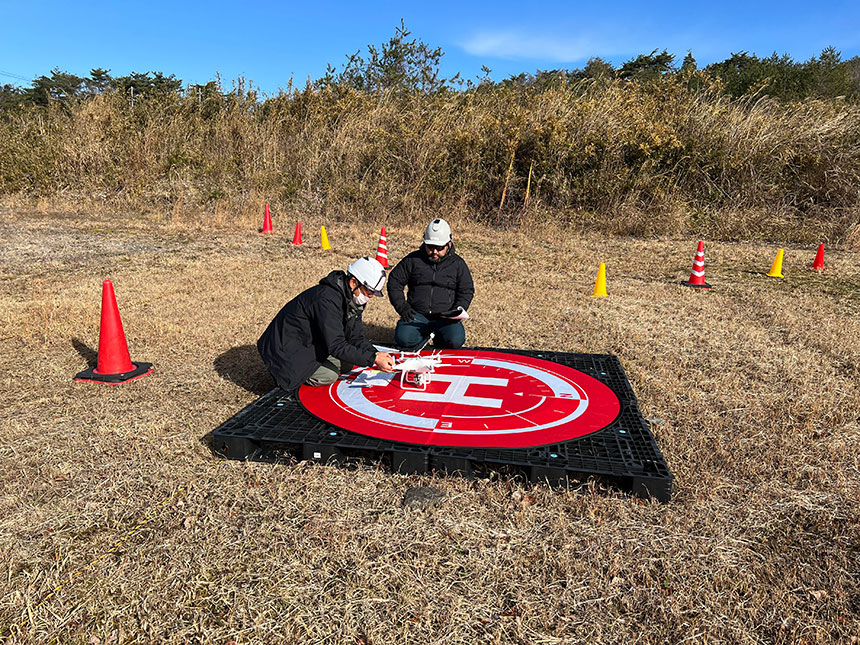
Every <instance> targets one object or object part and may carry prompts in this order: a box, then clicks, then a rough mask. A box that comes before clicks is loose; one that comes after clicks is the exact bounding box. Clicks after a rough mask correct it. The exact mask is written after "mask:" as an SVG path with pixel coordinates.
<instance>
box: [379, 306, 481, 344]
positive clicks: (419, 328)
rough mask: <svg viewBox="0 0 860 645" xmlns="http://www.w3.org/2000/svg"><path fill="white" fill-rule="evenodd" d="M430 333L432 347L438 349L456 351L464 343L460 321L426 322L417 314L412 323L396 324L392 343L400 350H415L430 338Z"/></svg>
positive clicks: (464, 331) (423, 317)
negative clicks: (432, 334) (431, 335)
mask: <svg viewBox="0 0 860 645" xmlns="http://www.w3.org/2000/svg"><path fill="white" fill-rule="evenodd" d="M430 332H433V333H434V334H435V335H434V337H433V346H434V347H437V348H440V349H458V348H460V347H462V346H463V343H465V342H466V330H465V329H464V328H463V323H462V322H461V321H459V320H447V319H444V320H428V319H427V317H426V316H424V315H423V314H419V313H417V312H416V313H415V319H414V320H413V321H412V322H403V321H402V320H399V321H398V322H397V327H396V328H395V330H394V342H395V343H396V344H397V346H398V347H400V348H401V349H417V348H418V347H420V346H421V345H422V344H423V343H424V341H426V340H427V339H428V338H429V337H430Z"/></svg>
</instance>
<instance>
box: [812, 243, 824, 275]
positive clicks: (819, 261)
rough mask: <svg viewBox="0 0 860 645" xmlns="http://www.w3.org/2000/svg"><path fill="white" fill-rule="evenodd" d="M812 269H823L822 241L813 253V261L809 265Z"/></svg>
mask: <svg viewBox="0 0 860 645" xmlns="http://www.w3.org/2000/svg"><path fill="white" fill-rule="evenodd" d="M810 268H811V269H812V270H813V271H824V242H822V243H821V244H819V245H818V253H816V254H815V262H813V263H812V266H811V267H810Z"/></svg>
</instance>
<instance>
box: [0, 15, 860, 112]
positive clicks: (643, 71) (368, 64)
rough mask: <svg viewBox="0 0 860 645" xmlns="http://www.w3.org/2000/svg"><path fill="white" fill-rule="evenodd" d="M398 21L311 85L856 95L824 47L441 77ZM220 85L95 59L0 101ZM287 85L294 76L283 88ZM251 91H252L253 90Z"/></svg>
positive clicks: (1, 92)
mask: <svg viewBox="0 0 860 645" xmlns="http://www.w3.org/2000/svg"><path fill="white" fill-rule="evenodd" d="M409 36H410V32H409V31H408V30H407V29H406V27H405V26H404V25H402V24H401V26H400V27H399V28H398V29H397V30H396V34H395V36H394V37H393V38H391V40H390V41H389V42H387V43H384V44H383V45H381V46H380V47H376V46H374V45H369V46H368V48H367V49H368V52H367V55H366V56H362V55H361V52H360V51H359V52H356V53H355V54H352V55H349V56H347V61H346V63H345V64H344V65H343V66H342V68H341V69H340V70H337V69H336V68H334V67H333V66H331V65H329V66H328V69H327V70H326V73H325V74H324V75H323V76H322V77H321V78H319V79H317V80H316V81H313V82H310V81H309V82H308V85H309V86H310V87H313V88H315V89H324V88H338V87H339V88H349V89H354V90H358V91H363V92H401V93H402V92H405V93H425V94H426V93H433V92H440V91H458V90H466V91H468V90H474V89H476V88H487V87H492V86H497V87H513V88H522V89H526V88H528V89H531V90H535V91H543V90H546V89H549V88H554V87H559V86H561V85H570V84H575V83H578V82H581V81H587V80H590V79H620V80H623V81H655V80H658V79H660V78H676V79H681V80H683V81H685V82H687V83H688V84H689V85H690V86H691V87H693V88H695V87H697V86H699V85H701V84H702V83H703V81H711V82H708V83H707V85H708V87H709V88H710V87H712V86H713V82H716V83H719V86H720V87H721V89H722V91H723V92H724V93H725V94H727V95H728V96H730V97H732V98H740V97H743V96H749V95H753V94H754V95H761V96H770V97H773V98H777V99H781V100H803V99H807V98H837V97H844V98H845V99H848V100H857V99H858V98H860V56H855V57H853V58H850V59H847V60H843V59H842V56H841V53H840V52H839V51H837V50H836V49H835V48H833V47H827V48H825V49H824V50H822V52H821V53H820V54H819V55H818V56H813V57H812V58H810V59H809V60H806V61H796V60H794V59H793V58H792V57H791V56H789V55H788V54H782V55H779V54H777V53H773V54H772V55H770V56H768V57H765V58H760V57H759V56H757V55H756V54H750V53H749V52H746V51H742V52H739V53H733V54H732V55H731V56H729V58H727V59H725V60H724V61H721V62H718V63H711V64H710V65H707V66H705V67H704V68H699V67H698V65H697V63H696V60H695V58H694V57H693V54H692V52H688V53H687V55H686V56H685V57H684V59H683V61H682V62H681V64H680V65H678V64H676V59H675V56H674V55H673V54H670V53H669V52H668V51H667V50H665V49H664V50H663V51H658V50H656V49H655V50H654V51H652V52H650V53H648V54H640V55H638V56H636V57H634V58H631V59H630V60H628V61H626V62H624V63H622V64H621V65H620V66H618V67H617V68H616V67H614V66H613V65H612V64H611V63H610V62H607V61H605V60H603V59H602V58H599V57H594V58H591V59H589V60H588V62H587V63H586V64H585V65H584V66H583V67H581V68H576V69H553V70H538V71H536V72H535V73H534V74H530V73H525V72H524V73H520V74H517V75H512V76H509V77H508V78H506V79H504V80H502V81H499V82H494V81H492V79H491V78H490V73H491V71H492V70H490V69H489V68H487V67H483V68H482V70H483V73H484V75H483V76H482V77H479V78H477V79H475V80H464V79H462V78H460V76H459V74H457V75H455V76H454V77H452V78H449V79H446V78H442V77H441V76H440V73H439V62H440V60H441V58H442V56H444V52H443V51H442V49H441V48H431V47H429V46H428V45H427V44H426V43H424V42H423V41H421V40H419V39H411V40H410V39H409ZM220 90H221V84H220V80H219V81H210V82H209V83H206V84H202V85H189V86H187V87H185V88H183V83H182V80H181V79H178V78H176V76H175V75H173V74H170V75H169V76H165V75H164V74H163V73H162V72H146V73H131V74H129V75H127V76H117V77H114V76H111V74H110V70H107V69H104V68H101V67H97V68H94V69H92V70H91V71H90V75H89V76H87V77H83V76H76V75H75V74H70V73H68V72H65V71H62V70H60V69H59V68H55V69H53V70H51V72H50V74H49V75H41V76H38V77H37V78H35V79H33V81H32V83H31V85H30V87H27V88H22V87H18V86H15V85H12V84H5V85H3V86H2V87H0V108H7V109H8V108H11V107H14V106H17V105H22V104H30V105H41V106H46V105H48V104H49V103H50V102H52V101H58V102H70V101H75V100H86V99H88V98H92V97H93V96H96V95H99V94H103V93H105V92H108V91H115V92H120V93H122V94H124V95H126V96H127V97H128V99H129V101H134V100H135V98H136V97H138V98H139V97H141V96H164V95H169V94H174V95H192V96H196V97H197V98H203V97H211V96H212V95H213V93H215V92H218V91H220ZM291 90H292V79H290V81H289V88H288V92H289V91H291ZM255 98H256V94H255Z"/></svg>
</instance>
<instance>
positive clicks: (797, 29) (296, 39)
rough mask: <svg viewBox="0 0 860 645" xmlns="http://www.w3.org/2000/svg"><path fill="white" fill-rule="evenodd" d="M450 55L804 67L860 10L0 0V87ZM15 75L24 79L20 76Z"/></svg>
mask: <svg viewBox="0 0 860 645" xmlns="http://www.w3.org/2000/svg"><path fill="white" fill-rule="evenodd" d="M401 18H403V19H404V20H405V21H406V26H407V27H408V28H409V29H410V31H411V32H412V34H413V36H416V37H418V38H421V39H422V40H423V41H424V42H426V43H427V44H428V45H431V46H433V47H437V46H438V47H442V49H443V50H444V51H445V57H444V58H443V60H442V73H443V75H444V76H451V75H453V74H454V73H455V72H460V74H461V75H462V76H463V77H464V78H470V79H475V78H477V77H478V76H480V75H481V66H482V65H486V66H487V67H489V68H490V69H492V70H493V73H492V77H493V78H495V79H497V80H500V79H502V78H505V77H507V76H510V75H511V74H518V73H519V72H534V71H535V70H536V69H554V68H560V67H565V68H574V67H581V66H583V65H584V64H585V62H586V60H587V59H588V58H589V57H592V56H600V57H602V58H604V59H606V60H609V61H611V62H612V63H614V64H616V65H618V64H620V63H622V62H623V61H625V60H628V59H630V58H632V57H635V56H636V55H638V54H641V53H649V52H650V51H651V50H653V49H660V50H662V49H664V48H665V49H668V50H669V51H670V52H672V53H674V54H675V55H676V56H677V58H678V61H679V62H680V60H681V59H682V58H683V57H684V55H685V54H686V52H687V50H688V49H689V50H692V52H693V56H695V58H696V60H697V61H698V62H699V64H700V65H704V64H707V63H710V62H713V61H717V60H723V59H725V58H727V57H728V56H729V55H730V54H731V53H732V52H737V51H749V52H751V53H753V52H754V53H756V54H758V55H760V56H767V55H770V54H771V53H773V52H774V51H777V52H779V53H788V54H790V55H791V56H793V57H794V58H795V59H797V60H806V59H808V58H809V57H810V56H813V55H816V54H818V53H819V52H820V51H821V49H822V48H824V47H826V46H828V45H832V46H834V47H836V48H837V49H839V50H841V51H842V55H843V58H850V57H852V56H857V55H860V2H858V1H857V0H854V1H853V2H818V3H807V2H792V1H783V2H772V1H767V2H749V1H747V2H737V1H735V0H727V1H723V2H709V3H702V4H700V5H697V4H696V3H694V2H690V1H687V2H675V1H663V2H603V3H595V2H535V3H528V2H521V1H520V2H511V1H509V0H494V1H492V2H489V1H486V0H482V1H481V2H449V1H447V0H446V1H441V2H435V3H408V4H407V3H397V2H373V3H360V2H334V1H314V0H304V1H303V2H275V1H272V0H259V1H258V2H253V3H251V2H247V3H246V2H242V1H241V0H236V1H235V2H220V1H215V2H207V3H204V2H182V1H181V0H175V1H174V2H165V1H163V0H150V1H149V2H139V1H138V2H135V1H133V0H132V1H130V2H129V1H127V2H104V1H99V2H87V3H82V2H74V1H73V0H65V1H63V2H59V1H55V0H46V1H41V2H40V1H39V0H31V1H30V2H20V0H0V83H13V84H20V85H29V82H28V81H29V80H30V79H32V78H33V77H35V76H37V75H39V74H47V73H48V72H49V71H50V70H51V69H52V68H54V67H59V68H61V69H63V70H65V71H69V72H72V73H74V74H78V75H81V76H85V75H87V74H88V73H89V70H90V69H91V68H93V67H104V68H109V69H110V70H111V72H112V74H114V75H115V76H120V75H124V74H128V73H130V72H132V71H134V72H146V71H161V72H164V73H165V74H175V75H176V76H177V77H178V78H181V79H182V80H183V81H184V82H186V83H203V82H206V81H209V80H211V79H213V78H214V77H215V74H216V73H219V74H220V75H221V78H222V79H223V80H224V81H225V85H226V86H227V87H229V82H230V81H231V80H232V79H235V78H237V77H239V76H244V77H245V78H246V79H250V80H252V81H253V82H254V84H255V85H256V86H257V87H259V88H261V89H262V90H263V91H264V92H267V93H275V92H277V90H278V88H279V87H286V85H287V82H288V80H289V78H290V76H293V77H294V78H295V79H296V82H297V83H298V84H301V85H303V84H304V81H305V80H306V79H307V77H308V76H310V77H311V78H314V79H315V78H318V77H320V76H321V75H322V74H323V73H324V72H325V69H326V64H327V63H332V64H333V65H335V66H337V67H340V66H341V65H342V64H343V62H344V61H345V58H346V55H347V54H349V53H353V52H355V51H356V50H357V49H361V50H362V51H363V52H364V51H366V46H367V44H368V43H371V44H379V43H382V42H384V41H387V40H388V38H390V37H391V36H392V35H393V34H394V30H395V27H396V26H398V25H399V24H400V19H401ZM16 77H23V79H26V80H20V79H19V78H16Z"/></svg>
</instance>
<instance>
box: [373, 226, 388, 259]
mask: <svg viewBox="0 0 860 645" xmlns="http://www.w3.org/2000/svg"><path fill="white" fill-rule="evenodd" d="M376 261H377V262H379V263H380V264H381V265H382V266H383V268H385V269H387V268H388V245H387V244H386V239H385V227H384V226H383V227H382V230H381V231H380V232H379V246H377V247H376Z"/></svg>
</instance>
